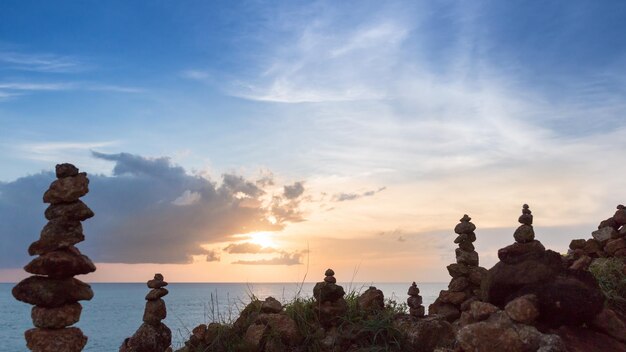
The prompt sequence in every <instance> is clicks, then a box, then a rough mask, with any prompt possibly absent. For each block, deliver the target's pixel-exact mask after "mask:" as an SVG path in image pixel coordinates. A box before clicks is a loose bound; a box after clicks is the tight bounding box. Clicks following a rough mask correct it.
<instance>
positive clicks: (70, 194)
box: [43, 172, 89, 204]
mask: <svg viewBox="0 0 626 352" xmlns="http://www.w3.org/2000/svg"><path fill="white" fill-rule="evenodd" d="M88 192H89V179H88V178H87V174H86V173H84V172H81V173H79V174H77V175H74V176H69V177H63V178H59V179H57V180H56V181H54V182H52V184H50V188H49V189H48V190H47V191H46V193H44V195H43V202H44V203H50V204H58V203H71V202H75V201H77V200H78V199H79V198H80V197H82V196H84V195H85V194H87V193H88Z"/></svg>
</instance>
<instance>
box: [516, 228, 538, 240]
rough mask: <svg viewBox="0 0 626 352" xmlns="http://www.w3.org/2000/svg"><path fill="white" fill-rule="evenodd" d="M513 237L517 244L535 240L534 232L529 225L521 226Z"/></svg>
mask: <svg viewBox="0 0 626 352" xmlns="http://www.w3.org/2000/svg"><path fill="white" fill-rule="evenodd" d="M513 237H514V238H515V241H516V242H518V243H528V242H531V241H532V240H534V239H535V231H534V230H533V227H532V226H530V225H521V226H520V227H518V228H517V230H515V233H514V234H513Z"/></svg>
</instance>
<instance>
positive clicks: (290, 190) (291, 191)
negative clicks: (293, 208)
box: [283, 181, 304, 199]
mask: <svg viewBox="0 0 626 352" xmlns="http://www.w3.org/2000/svg"><path fill="white" fill-rule="evenodd" d="M303 193H304V184H303V183H302V182H301V181H300V182H296V183H294V184H293V185H287V186H285V190H284V192H283V196H284V197H285V198H287V199H296V198H298V197H300V196H301V195H302V194H303Z"/></svg>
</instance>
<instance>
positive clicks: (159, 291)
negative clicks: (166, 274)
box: [146, 288, 168, 301]
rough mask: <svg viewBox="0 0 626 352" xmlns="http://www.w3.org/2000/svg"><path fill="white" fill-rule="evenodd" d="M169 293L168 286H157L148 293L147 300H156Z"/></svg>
mask: <svg viewBox="0 0 626 352" xmlns="http://www.w3.org/2000/svg"><path fill="white" fill-rule="evenodd" d="M167 294H168V291H167V289H166V288H155V289H153V290H150V292H148V294H147V295H146V301H155V300H157V299H159V298H161V297H164V296H166V295H167Z"/></svg>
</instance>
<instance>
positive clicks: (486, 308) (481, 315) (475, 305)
mask: <svg viewBox="0 0 626 352" xmlns="http://www.w3.org/2000/svg"><path fill="white" fill-rule="evenodd" d="M497 311H498V307H496V306H494V305H493V304H490V303H485V302H480V301H474V302H472V304H470V309H469V314H470V315H471V317H472V318H473V319H474V320H475V321H481V320H485V319H487V318H489V317H490V316H491V315H492V314H493V313H495V312H497Z"/></svg>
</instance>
